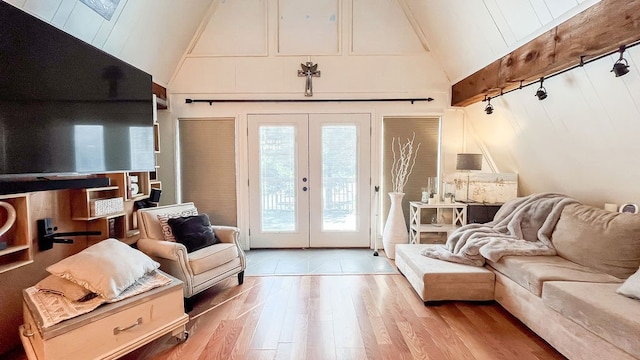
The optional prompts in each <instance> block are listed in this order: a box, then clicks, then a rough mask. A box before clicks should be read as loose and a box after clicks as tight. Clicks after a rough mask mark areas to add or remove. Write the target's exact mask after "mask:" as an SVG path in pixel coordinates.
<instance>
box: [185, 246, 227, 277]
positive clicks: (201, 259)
mask: <svg viewBox="0 0 640 360" xmlns="http://www.w3.org/2000/svg"><path fill="white" fill-rule="evenodd" d="M237 258H238V248H237V247H236V245H235V244H229V243H219V244H215V245H211V246H207V247H206V248H204V249H200V250H198V251H194V252H192V253H189V266H191V270H193V274H194V275H198V274H202V273H203V272H205V271H208V270H211V269H213V268H215V267H218V266H220V265H223V264H226V263H228V262H229V261H232V260H233V259H237Z"/></svg>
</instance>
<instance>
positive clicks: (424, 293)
mask: <svg viewBox="0 0 640 360" xmlns="http://www.w3.org/2000/svg"><path fill="white" fill-rule="evenodd" d="M427 246H435V245H433V244H398V245H396V259H395V262H396V266H397V267H398V270H400V272H402V274H403V275H404V276H405V277H406V278H407V280H409V283H410V284H411V286H412V287H413V288H414V289H415V291H416V292H417V293H418V295H419V296H420V298H421V299H422V301H424V302H427V301H441V300H474V301H487V300H493V299H494V298H493V288H494V284H495V274H494V273H493V272H491V271H490V270H487V269H486V268H484V267H477V266H471V265H463V264H457V263H453V262H448V261H443V260H438V259H432V258H429V257H426V256H424V255H421V254H420V251H421V250H422V249H424V248H425V247H427Z"/></svg>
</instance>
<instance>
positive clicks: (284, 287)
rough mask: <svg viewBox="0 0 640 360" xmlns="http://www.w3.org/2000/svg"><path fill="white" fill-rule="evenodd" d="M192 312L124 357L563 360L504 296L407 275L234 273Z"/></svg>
mask: <svg viewBox="0 0 640 360" xmlns="http://www.w3.org/2000/svg"><path fill="white" fill-rule="evenodd" d="M189 315H190V316H191V319H190V321H189V323H188V324H187V329H188V330H189V333H190V335H189V339H188V340H187V341H186V342H184V343H181V344H176V341H175V339H174V338H172V337H170V336H168V335H167V336H164V337H162V338H160V339H158V340H156V341H154V342H152V343H150V344H148V345H146V346H144V347H142V348H140V349H138V350H136V351H134V352H132V353H130V354H128V355H126V356H124V357H123V358H122V359H124V360H150V359H153V360H169V359H291V360H300V359H322V360H326V359H372V360H373V359H394V360H395V359H456V360H458V359H469V360H481V359H491V360H499V359H509V360H510V359H519V360H526V359H532V360H543V359H544V360H546V359H564V357H563V356H562V355H560V354H559V353H557V352H556V351H555V350H554V349H553V348H552V347H551V346H550V345H548V344H547V343H546V342H544V341H543V340H542V339H540V338H539V337H537V336H536V335H535V334H534V333H532V332H531V331H530V330H529V329H528V328H526V327H525V326H524V325H523V324H522V323H520V322H519V321H518V320H517V319H515V318H513V317H512V316H511V315H510V314H509V313H508V312H507V311H506V310H504V309H503V308H502V307H501V306H500V305H498V304H496V303H491V302H489V303H486V302H485V303H473V302H443V303H440V304H438V305H435V306H425V305H424V304H423V303H422V302H421V301H420V299H419V298H418V296H417V295H416V294H414V293H413V291H412V290H411V287H410V286H409V285H408V283H407V281H406V279H405V278H404V277H403V276H402V275H399V274H387V275H340V276H336V275H323V276H319V275H312V276H299V275H295V276H282V275H280V276H254V277H246V278H245V282H244V284H243V285H238V283H237V280H236V279H235V278H233V279H229V280H226V281H223V282H222V283H220V284H218V285H216V286H214V287H212V288H210V289H208V290H206V291H204V292H202V293H200V294H198V295H196V296H195V298H194V306H193V310H192V311H191V312H190V313H189ZM17 359H20V360H22V359H26V357H24V355H21V356H18V357H17Z"/></svg>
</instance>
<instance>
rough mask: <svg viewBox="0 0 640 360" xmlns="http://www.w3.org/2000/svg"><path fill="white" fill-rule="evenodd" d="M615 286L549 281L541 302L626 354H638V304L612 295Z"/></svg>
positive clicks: (639, 348) (639, 327)
mask: <svg viewBox="0 0 640 360" xmlns="http://www.w3.org/2000/svg"><path fill="white" fill-rule="evenodd" d="M619 286H620V285H619V284H606V283H601V284H595V283H581V282H566V281H550V282H546V283H545V284H544V287H543V289H542V301H543V302H544V303H545V304H546V305H547V306H549V307H550V308H552V309H554V310H555V311H557V312H559V313H560V314H562V315H564V316H565V317H567V318H568V319H570V320H572V321H573V322H575V323H577V324H579V325H581V326H583V327H585V328H586V329H589V330H590V331H591V332H593V333H595V334H597V335H598V336H600V337H602V338H603V339H605V340H607V341H609V342H610V343H612V344H614V345H615V346H617V347H619V348H620V349H622V350H624V351H626V352H628V353H629V354H636V355H637V354H640V337H638V336H636V334H640V303H639V302H638V300H633V299H629V298H627V297H625V296H622V295H619V294H616V289H617V288H618V287H619Z"/></svg>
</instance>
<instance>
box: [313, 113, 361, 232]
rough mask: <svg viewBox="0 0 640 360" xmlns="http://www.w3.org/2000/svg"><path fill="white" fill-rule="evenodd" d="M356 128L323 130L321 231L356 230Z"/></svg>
mask: <svg viewBox="0 0 640 360" xmlns="http://www.w3.org/2000/svg"><path fill="white" fill-rule="evenodd" d="M357 130H358V129H357V127H356V126H355V125H326V126H323V127H322V210H321V212H322V230H323V231H355V230H356V229H357V223H356V219H357V210H358V209H357V203H356V198H357V196H358V194H357V191H358V184H357V180H358V166H357V160H358V149H357V148H358V146H357V145H358V136H357Z"/></svg>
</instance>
